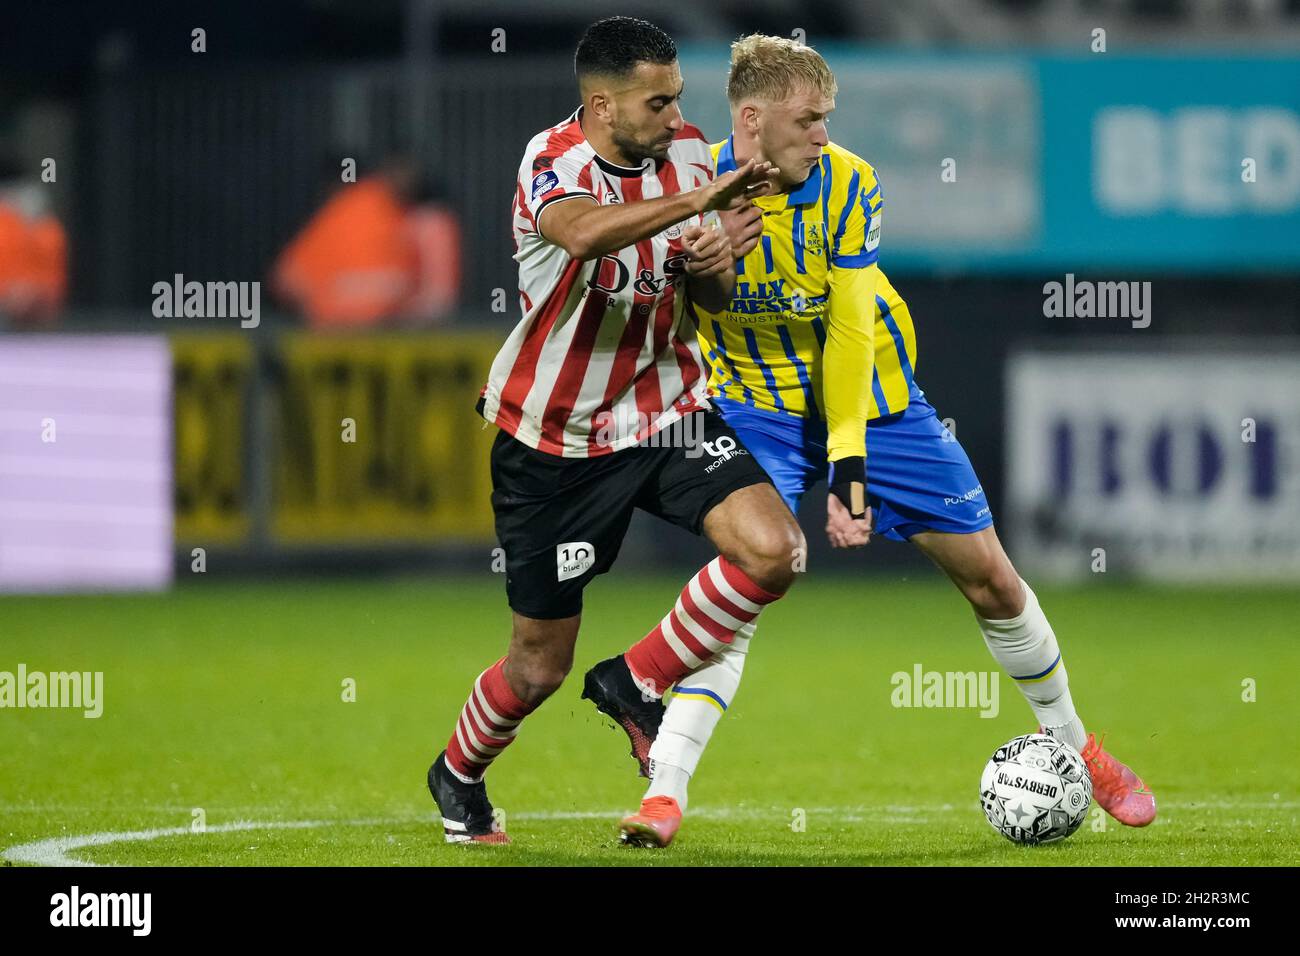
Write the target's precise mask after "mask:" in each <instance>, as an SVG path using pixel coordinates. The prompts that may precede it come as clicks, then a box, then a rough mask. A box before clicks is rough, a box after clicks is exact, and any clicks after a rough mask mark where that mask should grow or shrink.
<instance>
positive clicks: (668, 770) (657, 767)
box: [645, 758, 691, 813]
mask: <svg viewBox="0 0 1300 956" xmlns="http://www.w3.org/2000/svg"><path fill="white" fill-rule="evenodd" d="M690 782H691V775H690V774H689V773H687V772H686V771H685V770H683V769H682V768H681V767H674V766H673V765H672V764H670V763H659V762H658V761H657V760H655V759H654V758H651V760H650V786H649V788H648V789H647V790H646V792H645V795H646V797H647V798H649V797H672V798H673V799H674V800H676V801H677V805H678V806H679V807H681V808H682V813H685V812H686V786H687V784H689V783H690Z"/></svg>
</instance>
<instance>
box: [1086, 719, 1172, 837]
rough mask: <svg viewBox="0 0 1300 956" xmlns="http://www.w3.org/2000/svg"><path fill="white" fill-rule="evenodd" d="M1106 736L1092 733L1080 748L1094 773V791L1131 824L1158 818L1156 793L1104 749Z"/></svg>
mask: <svg viewBox="0 0 1300 956" xmlns="http://www.w3.org/2000/svg"><path fill="white" fill-rule="evenodd" d="M1105 739H1106V735H1105V734H1102V739H1101V740H1098V739H1097V735H1096V734H1089V735H1088V742H1087V744H1086V745H1085V746H1084V748H1083V750H1082V751H1080V753H1081V755H1082V756H1083V762H1084V763H1085V764H1087V765H1088V773H1089V774H1090V775H1091V776H1092V795H1093V798H1094V799H1096V801H1097V802H1098V803H1100V804H1101V806H1102V809H1104V810H1105V811H1106V812H1107V813H1109V814H1110V815H1111V816H1112V817H1114V818H1115V819H1116V820H1118V821H1119V822H1120V823H1122V824H1124V825H1125V826H1129V827H1144V826H1146V825H1147V824H1148V823H1150V822H1151V821H1152V820H1154V819H1155V818H1156V795H1155V794H1154V793H1152V792H1151V791H1150V790H1148V789H1147V785H1146V784H1144V783H1143V782H1142V778H1141V777H1139V776H1138V775H1137V774H1135V773H1134V772H1133V771H1132V770H1130V769H1129V768H1128V767H1127V766H1126V765H1125V764H1123V763H1121V762H1120V761H1118V760H1116V759H1115V758H1114V757H1112V756H1111V755H1110V754H1109V753H1107V752H1106V751H1105V750H1104V749H1102V746H1101V744H1102V741H1103V740H1105Z"/></svg>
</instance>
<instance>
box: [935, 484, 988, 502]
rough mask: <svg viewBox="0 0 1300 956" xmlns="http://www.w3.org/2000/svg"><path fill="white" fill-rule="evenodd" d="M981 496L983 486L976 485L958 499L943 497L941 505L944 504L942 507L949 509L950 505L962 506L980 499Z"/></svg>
mask: <svg viewBox="0 0 1300 956" xmlns="http://www.w3.org/2000/svg"><path fill="white" fill-rule="evenodd" d="M982 494H984V486H983V485H976V486H975V487H974V488H972V489H971V490H970V491H968V492H966V493H965V494H964V495H962V496H961V497H960V498H948V497H945V498H944V499H943V503H944V506H945V507H949V506H952V505H964V504H965V503H966V502H968V501H974V500H975V499H976V498H978V497H980V496H981V495H982Z"/></svg>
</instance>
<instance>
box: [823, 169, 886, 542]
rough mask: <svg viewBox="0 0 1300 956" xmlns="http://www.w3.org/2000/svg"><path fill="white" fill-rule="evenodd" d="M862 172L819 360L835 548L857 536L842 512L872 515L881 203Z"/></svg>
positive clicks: (834, 261)
mask: <svg viewBox="0 0 1300 956" xmlns="http://www.w3.org/2000/svg"><path fill="white" fill-rule="evenodd" d="M864 178H865V179H866V181H867V183H868V184H869V186H862V187H861V189H860V190H859V193H858V195H857V196H851V197H848V202H849V203H850V204H851V205H850V209H849V211H848V215H847V220H846V228H845V230H844V232H843V234H842V235H840V236H837V238H836V242H835V248H834V249H833V250H832V255H831V271H830V277H829V278H830V283H829V284H830V290H829V304H828V310H827V335H826V351H825V354H824V356H823V359H822V394H823V402H824V404H825V408H826V428H827V441H826V453H827V455H826V456H827V459H828V461H829V462H830V486H831V500H830V501H828V502H827V508H828V512H829V515H830V519H831V520H830V521H828V524H827V530H828V531H829V532H830V533H831V540H832V543H833V544H837V546H840V547H843V546H845V545H846V544H848V545H852V544H853V543H856V541H855V539H856V538H858V537H860V534H859V531H856V530H855V529H853V528H852V527H851V526H850V525H849V524H847V523H846V522H845V520H844V519H845V518H848V519H851V520H852V521H854V522H855V523H856V522H858V521H861V522H863V523H867V522H868V521H869V518H868V509H867V505H866V490H867V488H866V482H867V477H866V464H867V446H866V431H867V419H868V417H869V416H870V414H871V381H872V376H873V373H874V369H875V363H876V355H875V338H874V328H875V316H876V287H877V285H878V282H879V276H880V268H879V266H878V265H877V259H878V256H879V245H880V210H881V203H880V199H879V193H880V189H879V182H878V180H877V179H876V177H875V173H874V171H871V170H869V168H868V171H867V175H866V176H865V177H864ZM837 505H841V506H842V507H837ZM867 526H868V527H869V524H868V525H867Z"/></svg>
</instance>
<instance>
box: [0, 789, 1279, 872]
mask: <svg viewBox="0 0 1300 956" xmlns="http://www.w3.org/2000/svg"><path fill="white" fill-rule="evenodd" d="M1297 807H1300V801H1295V800H1265V801H1242V802H1232V801H1226V800H1217V801H1204V802H1185V801H1174V802H1168V803H1162V804H1160V808H1161V809H1163V810H1244V809H1278V810H1283V809H1286V810H1291V809H1295V808H1297ZM8 809H9V811H10V812H12V810H14V809H17V808H8ZM51 809H53V808H51ZM64 809H66V808H64ZM794 809H796V808H794V807H790V808H785V807H700V808H698V809H695V810H691V811H690V812H689V815H690V816H691V817H692V818H694V819H703V820H734V819H737V818H743V819H761V818H768V817H777V818H784V817H788V816H790V813H791V811H792V810H794ZM801 809H803V810H804V811H805V812H806V813H808V814H809V815H812V814H819V815H820V814H825V815H830V816H835V817H837V818H839V819H840V820H841V821H843V822H847V823H859V822H871V823H904V824H917V823H927V822H930V820H931V819H933V815H934V814H941V813H952V812H954V811H958V810H963V809H964V810H971V809H973V810H976V811H978V810H979V801H978V800H973V801H971V803H970V804H969V805H968V806H964V807H962V806H957V805H954V804H951V803H941V804H922V805H919V806H908V805H899V804H885V805H880V806H856V807H803V808H801ZM625 812H626V808H623V809H617V810H533V811H527V810H526V811H521V812H519V813H513V814H509V815H508V816H509V817H510V818H513V819H516V820H542V821H546V820H615V819H618V818H619V817H621V816H622V815H623V814H624V813H625ZM435 819H437V815H436V814H432V815H430V814H412V815H410V816H402V817H382V818H375V819H362V820H280V821H264V822H259V821H251V820H245V821H238V822H235V823H219V824H214V825H212V826H209V827H205V828H204V829H203V830H199V831H195V830H193V829H191V828H190V827H188V826H178V827H159V828H155V829H151V830H125V831H112V830H106V831H102V832H100V833H88V834H85V835H82V836H71V837H51V838H49V839H45V840H35V841H33V842H31V843H21V844H18V845H17V846H12V847H9V848H8V849H7V850H5V851H4V852H3V853H2V854H0V859H4V860H8V861H9V862H11V863H28V864H35V865H37V866H84V867H91V866H105V865H108V864H102V863H93V862H91V861H89V860H79V859H77V858H75V857H72V856H69V855H68V854H70V853H72V852H73V851H76V850H82V849H85V848H86V847H92V846H108V845H111V844H114V843H141V842H146V841H149V840H159V839H162V838H163V837H173V836H202V835H203V834H205V833H238V832H243V831H248V830H310V829H314V828H316V827H325V826H349V827H360V826H379V825H383V824H406V823H421V822H424V821H429V822H432V821H433V820H435ZM1158 822H1160V823H1168V822H1169V821H1168V819H1162V820H1160V821H1158ZM1244 822H1253V821H1244Z"/></svg>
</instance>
